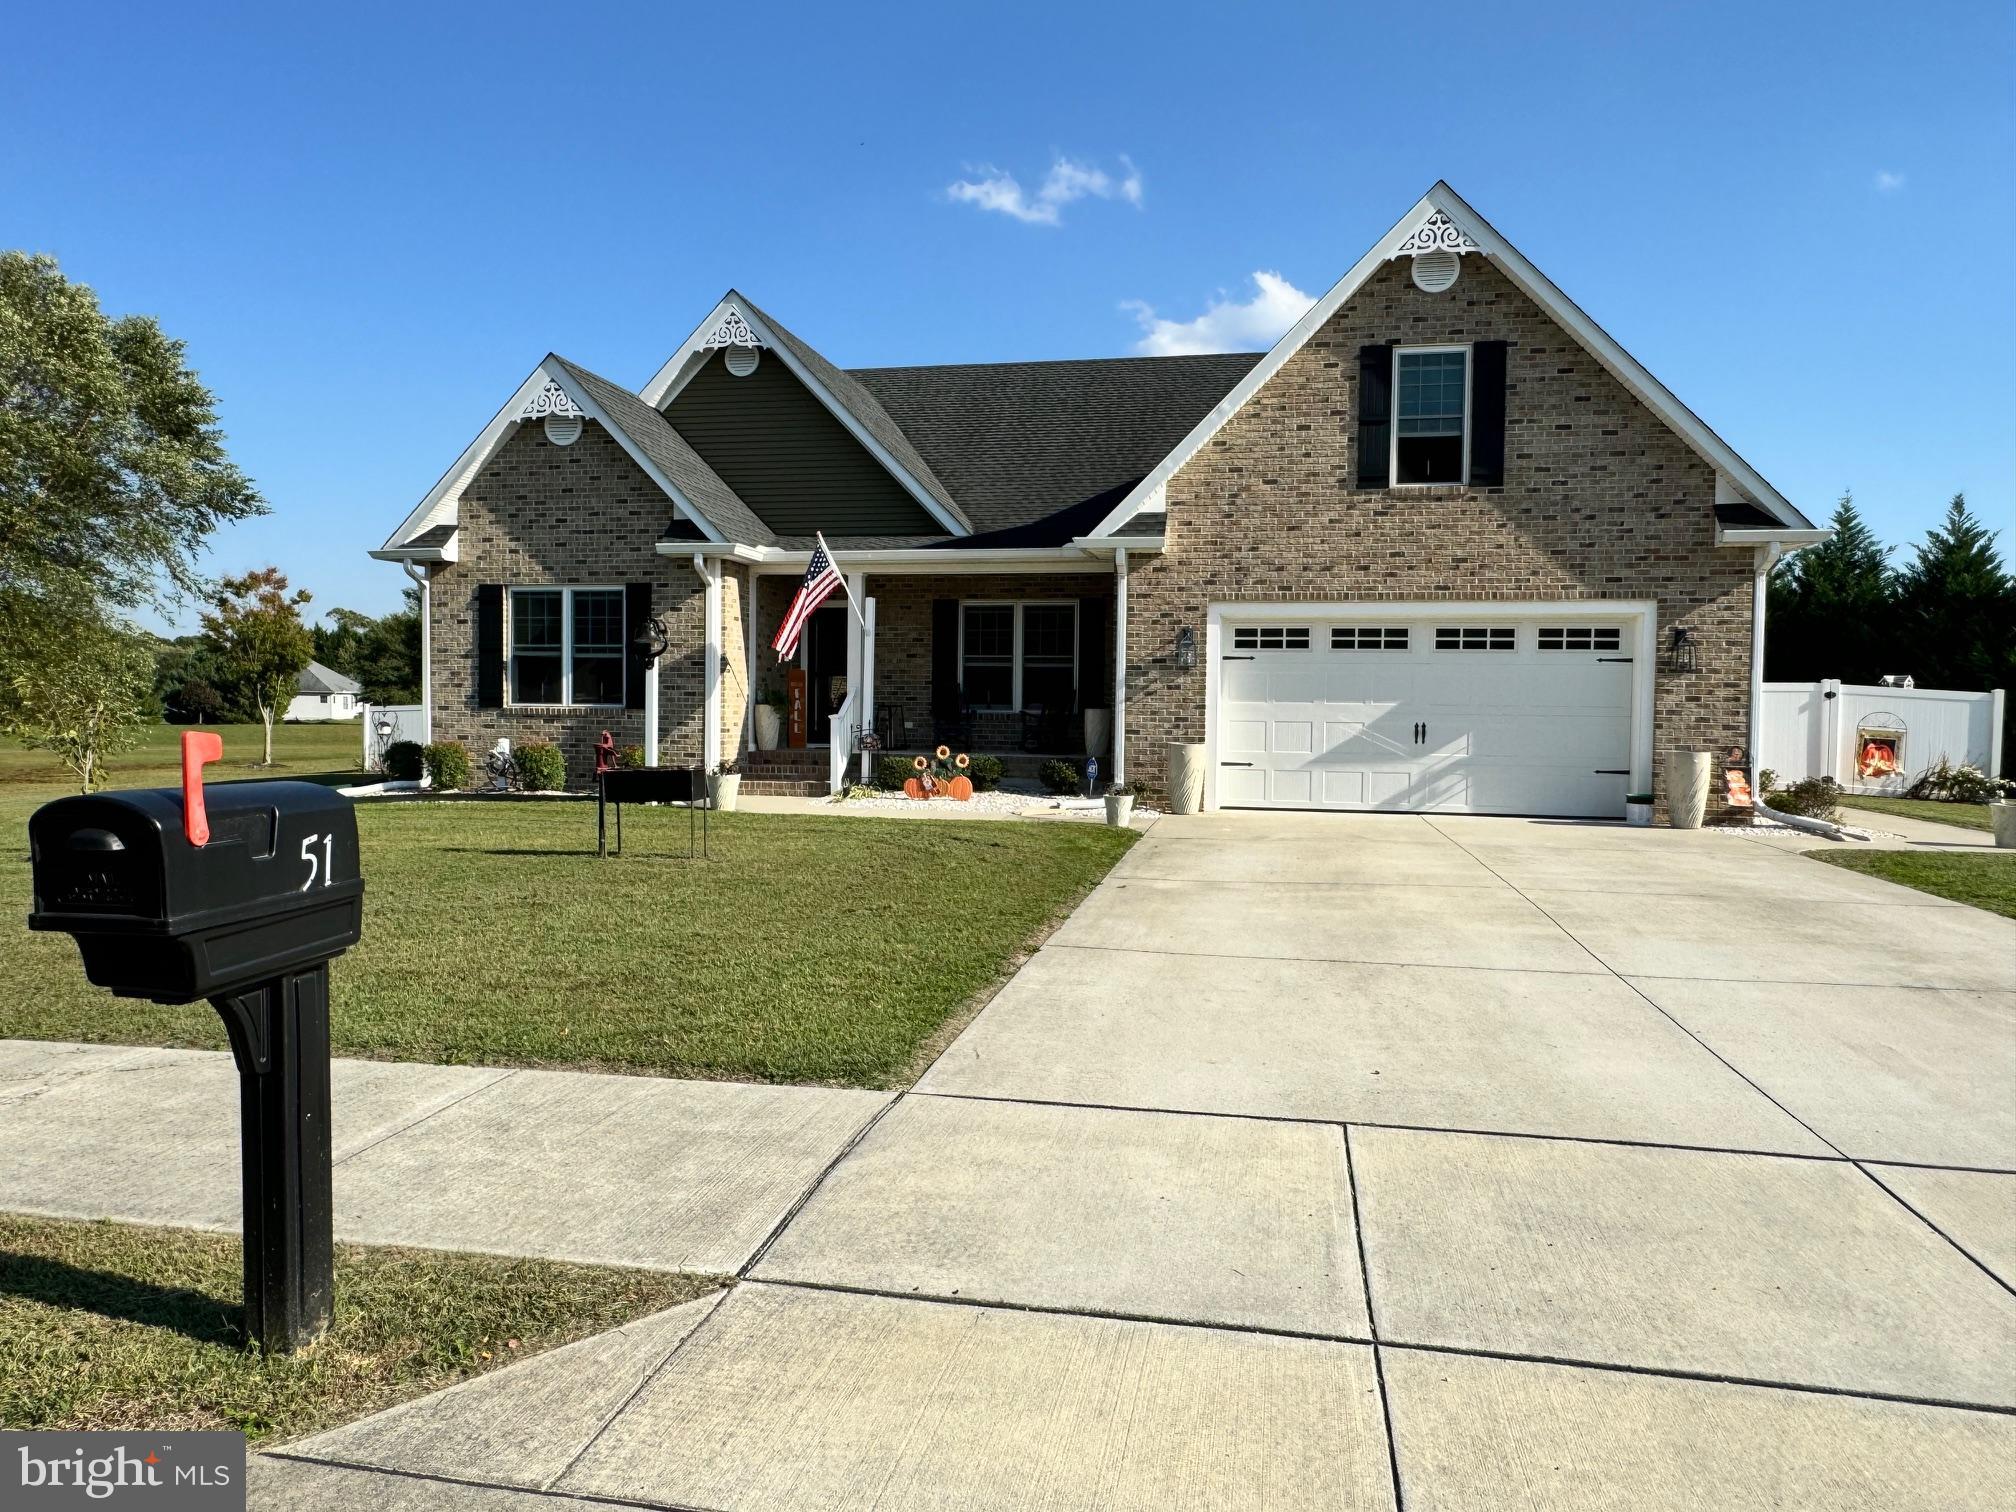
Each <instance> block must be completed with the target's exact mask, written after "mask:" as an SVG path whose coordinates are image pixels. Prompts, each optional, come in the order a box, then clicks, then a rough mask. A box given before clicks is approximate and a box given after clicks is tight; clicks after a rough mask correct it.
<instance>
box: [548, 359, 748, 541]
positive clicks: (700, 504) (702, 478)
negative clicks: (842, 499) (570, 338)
mask: <svg viewBox="0 0 2016 1512" xmlns="http://www.w3.org/2000/svg"><path fill="white" fill-rule="evenodd" d="M553 361H554V362H555V363H557V364H558V365H559V366H560V368H561V370H562V371H564V372H565V373H566V374H567V376H568V377H569V378H571V379H573V380H574V381H575V382H576V383H578V384H580V385H581V388H582V390H583V391H584V392H585V393H586V394H587V395H588V397H589V398H590V399H592V400H593V401H594V402H595V407H596V408H597V409H599V410H601V411H602V413H603V414H604V415H606V416H607V417H608V418H609V422H610V424H612V425H614V426H616V427H618V428H619V429H620V430H622V432H623V433H624V435H626V436H628V437H629V438H630V440H631V441H632V442H633V443H635V445H636V447H637V449H638V450H639V451H641V452H643V453H644V455H645V456H647V457H649V458H650V459H651V460H652V462H654V463H655V464H657V466H658V469H659V470H660V471H661V472H663V473H664V474H665V476H666V477H668V478H670V479H671V480H672V483H673V486H674V487H676V488H677V489H678V490H679V491H680V492H681V493H682V494H684V495H685V496H686V497H687V498H688V499H690V500H691V501H692V503H693V507H694V508H695V509H697V510H699V511H700V513H701V514H703V515H705V516H706V517H707V519H708V521H709V523H711V524H712V525H713V526H714V528H715V529H716V530H719V531H720V532H721V533H722V534H723V535H725V536H726V537H727V538H728V539H729V540H731V541H740V542H742V543H743V544H745V545H749V546H768V545H771V544H773V543H774V541H775V539H776V537H775V536H774V535H772V534H771V531H770V527H769V526H767V525H765V524H764V523H763V522H762V521H761V520H759V519H758V518H757V517H756V513H755V511H754V510H752V509H750V507H749V506H748V505H747V504H745V503H743V502H742V499H741V497H740V496H739V495H738V494H737V493H736V492H735V490H734V489H732V488H730V487H729V486H728V485H727V484H726V483H724V482H722V481H721V475H720V474H719V473H717V472H715V471H714V469H713V468H711V467H709V466H708V465H707V463H706V462H705V461H704V460H703V459H702V458H701V456H700V454H699V453H698V452H696V451H695V450H693V448H692V447H691V446H690V445H688V444H687V441H686V438H685V437H684V436H682V435H680V434H679V432H678V431H676V430H674V429H673V428H672V422H671V421H669V420H667V419H666V418H665V417H664V416H663V415H661V414H659V413H658V411H657V410H655V409H653V408H652V407H651V406H650V405H648V404H646V403H645V402H644V401H643V400H642V399H640V398H638V397H637V396H636V395H635V394H633V393H631V392H630V391H629V390H628V389H626V388H624V387H622V386H621V385H620V384H616V383H611V382H610V381H609V380H608V379H607V378H604V377H602V376H601V375H600V374H597V373H591V372H589V371H588V370H587V369H586V368H584V367H582V366H581V365H580V364H579V363H574V362H569V361H568V360H567V359H566V358H565V357H562V356H559V355H558V354H557V353H556V354H555V356H554V358H553Z"/></svg>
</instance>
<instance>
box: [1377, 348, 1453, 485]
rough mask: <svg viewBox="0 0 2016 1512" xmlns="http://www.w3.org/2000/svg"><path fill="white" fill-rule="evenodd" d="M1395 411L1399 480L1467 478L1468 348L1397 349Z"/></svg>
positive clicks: (1396, 473) (1407, 482) (1428, 481)
mask: <svg viewBox="0 0 2016 1512" xmlns="http://www.w3.org/2000/svg"><path fill="white" fill-rule="evenodd" d="M1393 410H1394V414H1393V459H1392V478H1393V481H1394V483H1395V484H1399V485H1403V486H1404V485H1421V484H1460V483H1463V482H1466V481H1467V480H1468V476H1469V465H1470V349H1469V348H1468V347H1399V348H1397V349H1395V351H1394V354H1393Z"/></svg>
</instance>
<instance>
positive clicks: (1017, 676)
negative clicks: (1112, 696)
mask: <svg viewBox="0 0 2016 1512" xmlns="http://www.w3.org/2000/svg"><path fill="white" fill-rule="evenodd" d="M1031 605H1034V606H1035V607H1036V608H1038V609H1056V608H1068V609H1070V611H1071V686H1072V687H1074V688H1076V687H1078V685H1079V684H1078V672H1079V668H1078V638H1079V632H1080V626H1079V623H1078V609H1079V604H1078V600H1076V599H1064V598H1049V599H961V600H959V687H960V690H961V696H962V697H963V696H964V690H965V688H966V611H967V610H968V609H1013V610H1014V611H1015V643H1014V648H1013V650H1011V651H1010V653H1009V664H1008V665H1009V676H1010V678H1011V680H1012V688H1013V697H1014V701H1013V702H1012V703H1011V704H1009V705H1008V706H1007V707H1005V708H1004V707H1002V706H1001V705H999V704H972V705H969V707H970V708H971V709H972V710H973V712H974V713H975V714H1020V713H1021V712H1022V611H1023V610H1024V609H1027V608H1029V607H1030V606H1031Z"/></svg>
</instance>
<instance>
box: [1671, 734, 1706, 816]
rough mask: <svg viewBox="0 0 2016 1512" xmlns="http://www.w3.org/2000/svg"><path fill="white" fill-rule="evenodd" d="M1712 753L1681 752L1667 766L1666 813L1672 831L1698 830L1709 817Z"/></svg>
mask: <svg viewBox="0 0 2016 1512" xmlns="http://www.w3.org/2000/svg"><path fill="white" fill-rule="evenodd" d="M1714 770H1715V753H1714V752H1713V751H1681V752H1678V753H1676V754H1675V756H1674V757H1673V759H1672V760H1671V761H1670V762H1668V763H1667V767H1666V812H1667V815H1668V817H1670V818H1671V820H1672V822H1673V828H1675V829H1687V830H1691V829H1699V828H1701V821H1702V820H1703V819H1705V818H1706V817H1707V816H1708V784H1709V782H1710V780H1711V779H1712V777H1713V775H1714Z"/></svg>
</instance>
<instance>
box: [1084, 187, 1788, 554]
mask: <svg viewBox="0 0 2016 1512" xmlns="http://www.w3.org/2000/svg"><path fill="white" fill-rule="evenodd" d="M1431 220H1433V221H1435V225H1434V226H1432V227H1431V226H1429V225H1428V223H1429V222H1430V221H1431ZM1424 228H1425V229H1426V230H1427V231H1428V232H1429V234H1430V235H1439V236H1440V237H1442V238H1443V239H1442V240H1439V241H1437V242H1436V243H1435V245H1437V246H1450V245H1461V247H1462V250H1464V251H1466V252H1474V253H1481V254H1482V255H1483V256H1485V257H1488V258H1490V259H1491V261H1492V262H1493V263H1494V264H1496V265H1497V267H1498V269H1499V270H1500V271H1501V272H1503V273H1504V274H1505V276H1506V277H1507V278H1509V279H1511V281H1512V282H1513V284H1514V285H1515V286H1516V287H1517V288H1518V289H1519V290H1520V292H1521V293H1523V294H1525V295H1526V297H1527V298H1529V299H1531V300H1532V301H1533V302H1534V303H1535V304H1537V305H1538V306H1540V308H1541V309H1542V310H1544V311H1545V312H1546V313H1547V314H1548V315H1550V316H1551V317H1553V319H1554V321H1555V322H1556V323H1557V324H1558V325H1560V326H1561V327H1562V328H1563V329H1564V330H1566V331H1567V332H1568V333H1569V334H1570V335H1571V336H1573V337H1574V338H1575V339H1576V340H1577V341H1578V342H1579V343H1581V345H1582V347H1583V349H1584V350H1585V351H1587V352H1588V353H1589V354H1590V355H1591V356H1592V357H1594V358H1595V359H1596V361H1597V362H1598V363H1600V364H1601V365H1602V366H1603V367H1604V368H1605V369H1606V370H1607V371H1608V372H1609V373H1610V375H1611V376H1612V377H1613V378H1615V379H1616V380H1617V381H1618V382H1619V383H1621V384H1623V385H1624V387H1625V388H1626V389H1628V390H1629V391H1630V392H1631V393H1632V394H1633V395H1634V396H1635V397H1636V398H1637V399H1638V400H1639V401H1640V402H1641V403H1642V404H1644V405H1645V407H1646V408H1647V409H1649V410H1651V411H1652V413H1653V414H1655V415H1657V416H1658V417H1659V418H1660V419H1661V420H1662V421H1664V422H1665V424H1666V425H1667V427H1668V428H1669V429H1671V430H1672V431H1673V432H1674V433H1675V434H1676V435H1678V436H1679V437H1680V439H1681V440H1682V441H1684V442H1686V443H1687V445H1688V446H1689V447H1691V448H1692V449H1693V450H1694V452H1695V454H1696V455H1697V456H1699V457H1700V458H1701V459H1702V460H1703V461H1704V462H1706V463H1708V464H1709V465H1710V466H1711V467H1713V468H1714V469H1715V470H1716V474H1717V478H1718V480H1720V481H1723V482H1726V483H1727V484H1728V485H1729V486H1730V488H1731V490H1732V491H1733V492H1734V493H1736V494H1737V495H1738V496H1740V498H1742V499H1743V500H1746V501H1748V502H1750V503H1752V504H1755V505H1757V506H1758V507H1759V508H1760V509H1762V510H1763V511H1764V512H1765V513H1766V514H1768V515H1769V516H1770V517H1771V518H1772V519H1773V520H1774V521H1775V522H1776V523H1777V524H1778V525H1781V526H1784V527H1786V528H1788V529H1792V530H1805V531H1810V530H1812V529H1813V528H1814V526H1813V522H1812V521H1811V520H1809V519H1807V518H1806V516H1805V515H1803V514H1801V513H1800V512H1799V510H1798V509H1797V508H1795V507H1794V506H1793V504H1792V502H1791V501H1790V500H1789V499H1787V498H1786V497H1785V496H1784V495H1783V494H1781V493H1779V492H1778V490H1777V489H1775V488H1773V487H1772V486H1771V485H1770V484H1769V483H1767V482H1765V481H1764V478H1763V476H1762V475H1761V474H1759V473H1758V471H1757V470H1756V469H1755V468H1754V467H1752V466H1751V465H1750V464H1749V463H1748V462H1746V461H1744V460H1743V459H1742V458H1741V457H1740V456H1738V455H1737V454H1736V451H1735V449H1734V448H1733V447H1731V446H1730V445H1729V443H1728V442H1726V441H1724V440H1723V439H1722V438H1721V437H1720V436H1718V435H1716V434H1715V432H1714V431H1713V430H1711V429H1710V428H1709V427H1708V425H1707V423H1706V422H1705V421H1703V420H1702V419H1701V417H1700V416H1699V415H1697V414H1695V413H1694V412H1693V411H1692V410H1690V409H1689V408H1687V406H1686V405H1684V404H1682V403H1681V402H1680V401H1679V400H1678V399H1677V398H1675V397H1674V395H1673V392H1672V390H1670V389H1668V388H1667V387H1666V385H1665V384H1663V383H1661V382H1660V381H1659V380H1658V379H1657V378H1654V377H1653V376H1652V374H1651V373H1650V372H1648V371H1647V370H1646V368H1645V366H1644V365H1643V364H1642V363H1640V362H1639V361H1638V359H1637V358H1635V357H1633V356H1632V355H1631V354H1630V353H1629V352H1627V351H1625V350H1624V348H1623V347H1621V346H1620V345H1618V343H1617V340H1616V338H1614V337H1613V336H1611V335H1610V333H1609V332H1607V331H1605V330H1604V329H1603V328H1602V327H1601V326H1599V325H1597V324H1596V322H1595V321H1593V320H1591V319H1590V318H1589V316H1588V315H1587V314H1586V313H1584V311H1583V310H1582V309H1581V307H1580V306H1578V305H1577V304H1576V303H1575V302H1574V301H1573V300H1571V299H1570V298H1569V297H1568V296H1567V295H1566V294H1563V293H1562V292H1561V291H1560V289H1558V288H1556V287H1555V285H1554V283H1553V281H1552V280H1551V279H1549V278H1548V277H1547V275H1546V274H1544V273H1542V272H1541V271H1540V270H1539V269H1538V268H1536V267H1534V266H1533V264H1532V263H1530V262H1528V261H1527V260H1526V258H1525V257H1524V256H1523V255H1522V254H1521V253H1520V252H1519V250H1518V249H1517V248H1516V247H1514V246H1513V245H1512V244H1511V243H1510V242H1508V241H1506V240H1505V238H1504V237H1502V236H1500V235H1499V234H1498V231H1497V230H1496V228H1495V227H1493V226H1492V225H1491V223H1490V222H1489V221H1487V220H1485V219H1484V217H1483V216H1481V215H1479V214H1478V213H1477V212H1476V211H1475V210H1473V209H1471V208H1470V206H1469V205H1468V204H1466V203H1465V202H1464V200H1463V198H1462V196H1461V195H1459V194H1457V192H1456V191H1455V190H1454V189H1451V188H1450V187H1449V186H1448V184H1446V183H1444V182H1442V181H1441V180H1439V179H1438V180H1437V181H1436V182H1435V185H1434V187H1433V188H1431V189H1430V190H1429V191H1428V192H1427V193H1426V194H1425V195H1423V196H1422V197H1421V198H1420V200H1418V201H1417V202H1416V203H1415V205H1414V207H1413V208H1412V209H1410V210H1409V211H1408V212H1407V213H1406V214H1405V215H1403V216H1401V217H1400V219H1399V220H1397V221H1395V222H1394V223H1393V226H1392V229H1390V230H1389V231H1387V233H1386V234H1385V235H1384V236H1382V237H1380V238H1379V240H1378V241H1377V242H1375V243H1374V244H1373V246H1372V248H1371V250H1370V251H1368V252H1367V253H1366V254H1365V255H1364V256H1363V257H1361V258H1359V259H1358V261H1357V262H1356V263H1354V264H1353V265H1352V267H1351V270H1350V271H1349V272H1348V273H1346V274H1345V275H1344V276H1343V277H1342V278H1340V279H1339V280H1338V281H1337V282H1336V283H1335V284H1333V285H1332V286H1331V287H1330V289H1329V290H1328V291H1327V292H1326V293H1325V294H1324V295H1323V297H1322V298H1320V299H1318V300H1317V301H1316V303H1315V304H1313V305H1311V306H1310V308H1309V311H1308V313H1307V314H1305V315H1304V316H1303V317H1302V318H1301V319H1300V320H1298V321H1296V322H1295V324H1294V325H1293V326H1291V327H1290V328H1289V330H1288V333H1287V334H1286V335H1284V336H1283V337H1282V338H1281V339H1280V340H1279V341H1277V342H1276V343H1274V345H1273V346H1272V347H1271V348H1270V349H1269V350H1268V352H1267V354H1266V355H1265V356H1264V357H1262V358H1261V359H1260V361H1259V363H1258V364H1256V365H1255V366H1254V368H1253V370H1252V371H1251V372H1249V373H1248V374H1247V375H1246V376H1245V377H1244V378H1242V379H1241V380H1240V381H1239V383H1238V384H1237V385H1236V386H1235V387H1234V388H1233V389H1232V390H1231V392H1229V393H1227V394H1226V395H1225V396H1224V397H1223V398H1222V399H1221V400H1220V401H1219V402H1218V403H1217V404H1216V405H1214V406H1213V407H1212V409H1211V411H1210V413H1209V414H1207V415H1205V416H1204V417H1203V418H1202V419H1201V420H1199V421H1198V422H1197V424H1196V425H1195V426H1193V427H1192V428H1191V430H1190V432H1189V433H1188V434H1187V435H1185V436H1184V437H1183V439H1182V440H1181V441H1179V442H1178V443H1177V444H1176V445H1175V446H1174V447H1172V448H1170V450H1169V453H1168V455H1166V456H1165V457H1164V458H1163V459H1162V460H1161V461H1160V462H1159V463H1157V464H1156V466H1155V467H1154V468H1153V469H1152V470H1151V471H1150V472H1149V473H1148V474H1147V475H1146V476H1145V477H1144V478H1142V480H1141V482H1140V483H1138V484H1137V485H1136V486H1135V487H1134V488H1133V489H1132V490H1131V491H1130V492H1129V493H1128V494H1127V496H1126V497H1125V498H1123V499H1122V500H1120V502H1119V503H1118V504H1117V505H1115V507H1114V508H1113V510H1112V511H1111V512H1110V513H1109V514H1108V515H1107V516H1106V518H1105V519H1104V520H1102V521H1101V522H1100V525H1099V528H1098V529H1096V530H1094V531H1092V532H1091V533H1092V534H1094V535H1107V534H1110V533H1112V531H1113V529H1114V528H1115V527H1117V526H1119V525H1120V524H1121V523H1122V522H1123V521H1126V520H1128V519H1130V518H1131V517H1132V516H1133V515H1134V514H1135V513H1136V511H1138V510H1139V509H1141V508H1142V507H1143V505H1145V504H1148V503H1149V501H1150V500H1152V499H1153V498H1155V497H1156V496H1157V494H1158V491H1159V490H1160V489H1162V488H1163V487H1164V486H1165V485H1166V484H1167V483H1168V481H1169V479H1170V478H1171V477H1172V476H1174V475H1175V473H1176V472H1177V471H1178V470H1179V469H1180V468H1181V467H1182V466H1183V464H1184V463H1186V462H1188V461H1189V460H1190V459H1191V458H1192V457H1193V456H1195V455H1196V454H1197V452H1198V450H1199V449H1200V448H1201V447H1203V446H1204V444H1205V443H1206V442H1208V441H1209V440H1210V439H1211V438H1212V436H1214V435H1216V434H1217V433H1218V431H1219V429H1220V428H1221V427H1222V426H1223V425H1224V424H1225V422H1226V421H1228V420H1230V419H1231V418H1232V416H1233V415H1235V414H1237V413H1238V411H1239V410H1240V409H1241V408H1242V407H1243V406H1244V405H1245V403H1246V401H1247V400H1249V399H1251V398H1252V397H1253V396H1254V395H1255V394H1256V393H1258V392H1259V391H1260V389H1261V388H1262V387H1263V386H1265V384H1266V383H1267V380H1268V379H1270V378H1272V377H1273V376H1274V375H1275V374H1276V373H1278V372H1279V371H1280V370H1281V369H1282V367H1283V366H1284V365H1285V364H1286V363H1287V361H1288V359H1289V358H1290V357H1292V356H1294V355H1295V353H1296V352H1298V351H1300V350H1301V349H1302V347H1303V345H1304V344H1305V343H1307V342H1308V341H1309V339H1310V338H1311V337H1313V336H1314V335H1315V334H1316V333H1317V332H1318V331H1320V330H1322V329H1323V327H1324V325H1325V324H1326V323H1327V322H1328V321H1329V319H1330V317H1331V316H1332V315H1334V314H1336V313H1337V311H1338V310H1339V309H1340V308H1342V307H1343V305H1344V304H1345V302H1346V301H1347V300H1349V299H1350V298H1351V296H1352V295H1354V294H1356V293H1357V292H1358V290H1359V289H1361V288H1362V287H1364V285H1365V283H1366V281H1367V280H1368V279H1370V278H1371V277H1372V275H1373V274H1374V273H1376V272H1378V271H1379V269H1380V268H1381V267H1383V266H1384V265H1385V264H1386V263H1387V262H1388V261H1389V260H1390V259H1392V258H1393V257H1395V256H1398V255H1400V254H1401V253H1402V251H1403V249H1405V250H1412V249H1408V248H1406V246H1405V244H1406V243H1407V241H1408V239H1409V238H1410V237H1412V236H1414V235H1415V234H1416V233H1417V232H1422V231H1423V230H1424Z"/></svg>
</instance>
